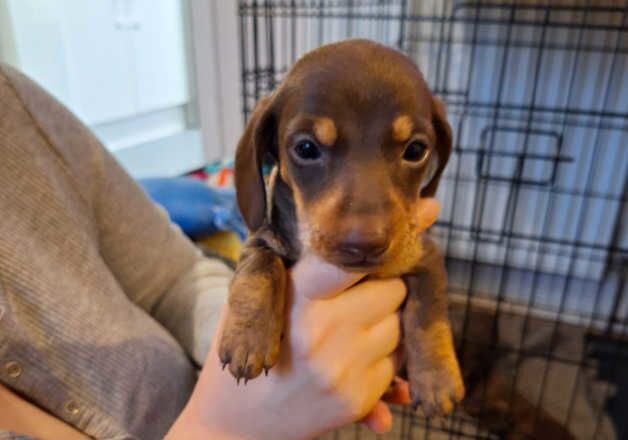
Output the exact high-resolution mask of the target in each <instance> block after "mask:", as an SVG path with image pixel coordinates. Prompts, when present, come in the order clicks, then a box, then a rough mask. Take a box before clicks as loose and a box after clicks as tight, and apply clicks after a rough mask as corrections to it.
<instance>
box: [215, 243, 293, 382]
mask: <svg viewBox="0 0 628 440" xmlns="http://www.w3.org/2000/svg"><path fill="white" fill-rule="evenodd" d="M285 288H286V268H285V266H284V264H283V261H282V260H281V258H280V257H279V256H278V255H277V254H276V253H275V252H274V251H273V250H272V249H270V248H269V247H268V246H267V245H266V243H265V242H264V241H263V240H261V239H259V238H256V237H255V236H253V237H251V238H250V239H249V240H248V242H247V244H246V245H245V248H244V250H243V252H242V256H241V257H240V261H239V262H238V266H237V268H236V272H235V275H234V278H233V281H232V282H231V287H230V290H229V313H228V315H227V320H226V323H225V327H224V330H223V334H222V338H221V340H220V346H219V348H218V354H219V356H220V360H221V362H222V363H223V366H224V365H227V364H228V365H229V371H230V372H231V374H232V375H233V376H234V377H235V378H236V379H237V380H238V382H240V378H244V381H245V383H246V381H248V380H249V379H253V378H254V377H257V376H258V375H259V374H260V373H261V371H262V368H263V369H264V370H265V371H266V372H268V369H269V368H270V367H272V366H273V365H275V363H276V362H277V358H278V356H279V344H280V340H281V332H282V330H283V324H284V304H285Z"/></svg>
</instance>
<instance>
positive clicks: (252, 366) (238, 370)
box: [218, 317, 281, 383]
mask: <svg viewBox="0 0 628 440" xmlns="http://www.w3.org/2000/svg"><path fill="white" fill-rule="evenodd" d="M271 319H272V318H271V317H268V318H267V319H264V320H261V321H260V322H256V323H254V324H252V325H251V323H249V324H245V323H244V322H243V320H242V319H238V318H233V319H229V318H228V319H227V324H226V325H225V328H224V333H223V335H222V339H221V340H220V346H219V348H218V354H219V357H220V361H221V362H222V364H223V368H224V367H226V366H227V365H229V371H230V372H231V374H232V375H233V377H235V378H236V380H237V381H238V383H240V379H242V378H243V379H244V383H246V382H247V381H248V380H249V379H253V378H255V377H257V376H259V374H260V373H261V372H262V369H263V370H265V371H266V372H267V373H268V369H270V368H271V367H272V366H274V365H275V364H276V363H277V357H278V355H279V344H280V338H281V334H280V332H277V331H276V330H275V329H274V328H273V327H274V326H273V325H271V324H270V320H271Z"/></svg>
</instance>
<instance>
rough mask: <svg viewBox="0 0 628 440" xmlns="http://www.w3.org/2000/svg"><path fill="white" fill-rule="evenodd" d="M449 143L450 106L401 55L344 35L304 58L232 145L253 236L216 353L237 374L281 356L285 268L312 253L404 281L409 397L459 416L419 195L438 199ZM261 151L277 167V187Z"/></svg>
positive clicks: (434, 252)
mask: <svg viewBox="0 0 628 440" xmlns="http://www.w3.org/2000/svg"><path fill="white" fill-rule="evenodd" d="M450 152H451V129H450V127H449V124H448V123H447V120H446V118H445V114H444V110H443V108H442V105H441V103H440V102H439V101H438V100H437V99H436V98H435V97H433V96H432V94H431V92H430V91H429V89H428V87H427V85H426V83H425V81H424V80H423V77H422V75H421V73H420V72H419V70H418V69H417V67H416V65H415V64H414V63H413V62H412V61H411V60H410V59H409V58H407V57H406V56H405V55H403V54H402V53H400V52H397V51H394V50H392V49H389V48H387V47H385V46H382V45H379V44H377V43H373V42H370V41H366V40H347V41H344V42H341V43H336V44H332V45H328V46H323V47H321V48H319V49H316V50H314V51H312V52H310V53H308V54H307V55H305V56H304V57H303V58H301V59H300V60H299V61H297V62H296V63H295V65H294V66H293V67H292V69H291V70H290V72H289V73H288V75H287V77H286V78H285V80H284V81H283V82H282V84H281V85H280V86H279V88H278V89H277V90H276V91H275V92H274V93H273V94H272V95H271V96H270V97H267V98H265V99H263V100H261V101H260V102H259V103H258V105H257V107H256V109H255V111H254V113H253V115H252V117H251V119H250V121H249V123H248V125H247V127H246V130H245V132H244V135H243V136H242V139H241V141H240V143H239V145H238V149H237V153H236V179H235V180H236V188H237V193H238V202H239V206H240V209H241V211H242V214H243V216H244V218H245V220H246V222H247V225H248V227H249V229H250V231H251V233H252V234H251V237H250V238H249V239H248V241H247V243H246V245H245V248H244V250H243V254H242V257H241V259H240V261H239V263H238V267H237V270H236V274H235V277H234V280H233V282H232V285H231V291H230V298H229V304H230V313H229V315H228V317H227V320H226V325H225V330H224V333H223V336H222V339H221V341H220V346H219V355H220V358H221V361H222V362H223V363H224V364H225V365H226V364H228V365H229V370H230V371H231V373H232V374H233V375H234V376H235V377H236V378H237V379H238V380H240V378H244V379H245V380H249V379H252V378H254V377H256V376H258V375H259V374H260V373H261V371H262V369H268V368H270V367H272V366H273V365H274V364H275V363H276V361H277V357H278V352H279V347H280V337H281V332H282V329H283V325H284V289H285V283H286V269H287V268H289V267H290V266H291V265H292V264H293V263H294V262H295V261H296V260H297V259H298V258H299V256H300V255H301V254H302V253H303V252H313V253H315V254H317V255H318V256H320V257H322V258H323V259H324V260H326V261H328V262H330V263H332V264H335V265H337V266H339V267H341V268H344V269H346V270H349V271H359V272H366V273H369V274H370V276H379V277H390V276H402V277H403V279H404V282H405V284H406V287H407V290H408V296H407V300H406V303H405V305H404V308H403V312H402V329H403V333H404V348H405V354H406V357H407V362H406V365H407V373H408V380H409V384H410V391H411V395H412V398H413V404H414V405H416V406H418V405H420V406H421V408H422V411H423V413H424V414H426V415H428V416H429V415H438V414H445V413H448V412H449V411H451V409H452V407H453V405H454V404H455V403H457V402H458V401H460V400H461V399H462V397H463V394H464V386H463V383H462V380H461V375H460V371H459V367H458V362H457V359H456V355H455V352H454V348H453V342H452V335H451V330H450V326H449V321H448V318H447V299H446V274H445V268H444V261H443V258H442V257H441V255H440V253H439V251H438V249H437V248H436V246H435V244H434V243H433V242H432V241H431V240H430V239H429V238H428V237H426V236H418V233H417V224H416V206H417V201H418V199H419V195H420V196H423V197H429V196H433V195H434V193H435V192H436V188H437V185H438V181H439V178H440V176H441V173H442V171H443V168H444V167H445V164H446V163H447V160H448V157H449V155H450ZM265 154H270V155H271V156H273V158H274V159H275V161H276V163H277V164H276V166H275V169H274V172H273V173H272V176H271V179H270V182H269V185H268V187H269V188H268V195H267V194H266V189H265V184H264V181H263V178H262V174H261V167H262V160H263V158H264V155H265ZM382 294H385V293H382Z"/></svg>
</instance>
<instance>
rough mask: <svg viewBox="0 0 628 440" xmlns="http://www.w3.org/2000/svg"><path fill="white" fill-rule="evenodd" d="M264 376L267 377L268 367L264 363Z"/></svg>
mask: <svg viewBox="0 0 628 440" xmlns="http://www.w3.org/2000/svg"><path fill="white" fill-rule="evenodd" d="M264 376H266V377H268V367H267V366H266V365H264Z"/></svg>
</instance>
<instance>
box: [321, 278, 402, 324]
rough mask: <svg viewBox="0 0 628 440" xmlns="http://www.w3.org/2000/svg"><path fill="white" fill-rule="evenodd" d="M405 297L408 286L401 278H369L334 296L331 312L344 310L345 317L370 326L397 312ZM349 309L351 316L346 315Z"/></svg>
mask: <svg viewBox="0 0 628 440" xmlns="http://www.w3.org/2000/svg"><path fill="white" fill-rule="evenodd" d="M405 297H406V286H405V284H404V283H403V281H401V279H400V278H391V279H386V280H368V281H365V282H363V283H360V284H358V285H356V286H353V287H352V288H351V289H349V290H347V291H346V292H345V293H343V294H342V295H340V296H338V297H336V298H334V299H333V304H331V306H332V307H330V308H329V309H330V312H331V313H333V312H334V310H340V311H342V312H343V313H344V315H343V319H351V320H353V322H356V323H360V324H363V325H366V326H368V325H372V324H373V323H376V322H378V321H380V320H382V319H383V318H384V317H385V316H386V315H389V314H391V313H393V312H396V311H397V310H398V309H399V306H401V304H402V303H403V300H404V299H405ZM347 310H351V311H352V313H351V315H350V316H346V315H347V314H346V311H347Z"/></svg>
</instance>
